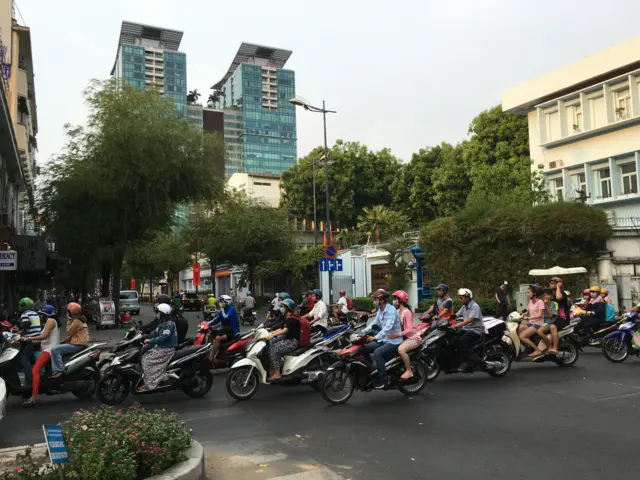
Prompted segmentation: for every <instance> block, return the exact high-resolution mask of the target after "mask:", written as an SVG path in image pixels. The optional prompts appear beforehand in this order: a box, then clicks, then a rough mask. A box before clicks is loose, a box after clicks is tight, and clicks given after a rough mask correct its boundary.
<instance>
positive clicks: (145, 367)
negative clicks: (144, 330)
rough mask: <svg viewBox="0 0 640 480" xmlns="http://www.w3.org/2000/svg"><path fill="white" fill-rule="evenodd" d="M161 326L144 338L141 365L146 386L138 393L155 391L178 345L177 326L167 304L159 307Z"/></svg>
mask: <svg viewBox="0 0 640 480" xmlns="http://www.w3.org/2000/svg"><path fill="white" fill-rule="evenodd" d="M158 314H159V324H158V326H157V327H156V329H155V330H154V331H153V332H151V333H148V334H146V335H145V336H144V338H145V341H144V343H145V345H144V347H142V351H141V355H142V359H141V363H142V371H143V376H142V380H143V381H144V385H140V386H139V387H138V391H139V392H142V391H145V390H153V389H154V388H156V387H157V386H158V384H159V383H160V382H161V381H162V377H164V372H165V370H166V368H167V365H169V362H170V361H171V358H172V357H173V354H174V353H175V348H176V346H177V345H178V333H177V331H176V324H175V323H174V322H173V320H172V319H171V307H170V306H169V305H167V304H166V303H162V304H160V305H158Z"/></svg>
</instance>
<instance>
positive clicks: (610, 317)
mask: <svg viewBox="0 0 640 480" xmlns="http://www.w3.org/2000/svg"><path fill="white" fill-rule="evenodd" d="M604 318H605V320H606V321H607V322H615V321H616V307H614V306H613V305H612V304H610V303H607V304H605V306H604Z"/></svg>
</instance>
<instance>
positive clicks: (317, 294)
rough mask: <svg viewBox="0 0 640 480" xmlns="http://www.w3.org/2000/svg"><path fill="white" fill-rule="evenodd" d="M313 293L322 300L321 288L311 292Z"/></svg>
mask: <svg viewBox="0 0 640 480" xmlns="http://www.w3.org/2000/svg"><path fill="white" fill-rule="evenodd" d="M311 293H313V294H314V295H315V296H317V297H318V298H322V290H320V289H319V288H316V289H314V290H311Z"/></svg>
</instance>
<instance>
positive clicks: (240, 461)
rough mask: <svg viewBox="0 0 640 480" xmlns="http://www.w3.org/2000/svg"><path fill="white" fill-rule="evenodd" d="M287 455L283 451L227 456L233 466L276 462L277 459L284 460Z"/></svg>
mask: <svg viewBox="0 0 640 480" xmlns="http://www.w3.org/2000/svg"><path fill="white" fill-rule="evenodd" d="M286 458H287V455H286V454H284V453H275V454H273V455H233V456H231V457H229V461H230V462H231V463H232V464H233V465H234V466H240V465H259V464H261V463H262V464H264V463H271V462H277V461H278V460H286Z"/></svg>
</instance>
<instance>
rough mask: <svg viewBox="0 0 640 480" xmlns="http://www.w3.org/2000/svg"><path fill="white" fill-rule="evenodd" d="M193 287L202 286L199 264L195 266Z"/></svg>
mask: <svg viewBox="0 0 640 480" xmlns="http://www.w3.org/2000/svg"><path fill="white" fill-rule="evenodd" d="M193 286H194V287H199V286H200V264H199V263H194V264H193Z"/></svg>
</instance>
